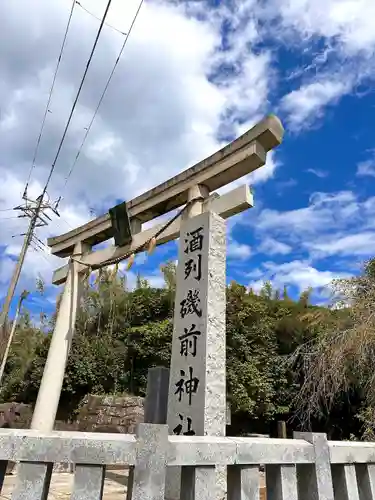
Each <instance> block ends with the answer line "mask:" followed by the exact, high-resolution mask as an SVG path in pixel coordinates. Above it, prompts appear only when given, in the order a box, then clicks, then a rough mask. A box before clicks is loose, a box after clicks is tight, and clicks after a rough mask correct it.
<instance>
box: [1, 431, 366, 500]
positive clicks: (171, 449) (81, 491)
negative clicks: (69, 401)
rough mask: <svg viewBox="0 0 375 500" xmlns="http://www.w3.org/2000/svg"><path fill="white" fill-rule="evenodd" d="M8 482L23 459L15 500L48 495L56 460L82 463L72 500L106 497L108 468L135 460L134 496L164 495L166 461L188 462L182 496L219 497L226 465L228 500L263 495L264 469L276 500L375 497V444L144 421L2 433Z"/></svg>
mask: <svg viewBox="0 0 375 500" xmlns="http://www.w3.org/2000/svg"><path fill="white" fill-rule="evenodd" d="M0 460H1V462H0V464H1V476H0V478H1V481H0V482H1V484H2V483H3V480H4V477H5V471H6V466H7V461H8V460H10V461H20V462H21V464H20V467H19V470H18V474H17V481H16V486H15V489H14V491H13V494H12V499H13V500H20V499H21V498H22V499H34V500H37V499H40V500H44V499H45V498H47V495H48V489H49V484H50V479H51V473H52V469H53V464H54V463H56V462H65V463H71V464H74V466H75V472H74V485H73V493H72V499H73V500H84V499H97V500H100V499H101V498H102V494H103V483H104V476H105V467H106V465H130V466H134V468H132V467H130V470H131V472H132V474H131V475H132V498H133V500H163V499H164V488H165V471H166V466H167V465H169V466H182V480H181V486H182V487H181V499H182V500H209V499H215V500H216V499H217V488H216V470H215V466H216V465H218V466H220V465H221V466H223V465H225V466H227V471H228V475H227V479H228V480H227V497H228V500H255V499H258V498H259V481H260V474H259V466H260V465H264V466H265V475H266V489H267V498H268V499H272V500H310V499H311V500H313V499H314V500H375V443H353V442H334V441H331V442H329V441H327V438H326V436H325V434H298V435H297V434H296V438H295V439H269V438H233V437H209V436H205V437H196V436H193V437H177V436H168V435H167V426H165V425H157V424H140V425H139V426H138V429H137V434H136V435H129V434H125V435H124V434H99V433H82V432H57V431H55V432H51V433H48V434H43V433H41V432H36V431H31V430H15V429H3V430H1V431H0Z"/></svg>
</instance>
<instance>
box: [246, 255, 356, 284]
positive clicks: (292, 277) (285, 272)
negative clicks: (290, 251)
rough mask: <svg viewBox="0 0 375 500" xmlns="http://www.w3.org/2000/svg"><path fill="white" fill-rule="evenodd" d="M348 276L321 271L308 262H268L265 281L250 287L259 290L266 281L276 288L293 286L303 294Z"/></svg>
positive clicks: (265, 266) (264, 272) (265, 265)
mask: <svg viewBox="0 0 375 500" xmlns="http://www.w3.org/2000/svg"><path fill="white" fill-rule="evenodd" d="M347 276H349V275H348V274H346V273H335V272H332V271H328V270H324V271H320V270H318V269H316V268H315V267H313V266H312V265H311V264H310V263H309V262H308V261H301V260H293V261H291V262H285V263H283V264H276V263H274V262H268V263H265V264H264V271H263V279H262V280H257V281H253V282H250V283H249V286H250V287H251V288H253V289H254V290H259V289H260V288H261V287H262V285H263V283H264V282H265V281H271V283H272V285H273V286H274V287H275V288H278V289H282V288H283V287H284V285H285V286H288V285H291V286H294V287H296V288H297V289H298V290H299V291H300V292H302V291H304V290H307V289H308V288H309V287H311V288H313V289H319V288H322V287H327V286H329V285H330V283H331V282H332V281H333V280H334V279H337V278H343V277H347Z"/></svg>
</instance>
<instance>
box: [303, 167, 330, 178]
mask: <svg viewBox="0 0 375 500" xmlns="http://www.w3.org/2000/svg"><path fill="white" fill-rule="evenodd" d="M307 172H309V173H310V174H313V175H316V177H319V178H320V179H324V178H325V177H327V176H328V172H325V171H324V170H318V169H316V168H308V169H307Z"/></svg>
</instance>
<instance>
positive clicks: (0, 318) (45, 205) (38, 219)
mask: <svg viewBox="0 0 375 500" xmlns="http://www.w3.org/2000/svg"><path fill="white" fill-rule="evenodd" d="M43 195H44V193H43V194H42V195H40V196H38V198H37V199H36V200H32V199H31V198H28V197H27V193H26V191H25V193H24V194H23V197H22V198H23V200H24V201H25V204H24V205H19V206H17V207H15V208H14V210H20V211H21V212H22V213H21V215H19V216H18V217H20V218H24V217H27V218H29V219H30V224H29V227H28V230H27V232H26V233H23V234H21V235H20V236H24V240H23V245H22V249H21V252H20V255H19V257H18V261H17V264H16V267H15V268H14V271H13V275H12V278H11V280H10V283H9V287H8V293H7V296H6V298H5V301H4V304H3V308H2V311H1V314H0V331H1V330H3V332H4V334H5V329H6V323H7V319H8V314H9V309H10V305H11V302H12V299H13V296H14V292H15V289H16V287H17V284H18V280H19V277H20V274H21V270H22V267H23V264H24V262H25V257H26V253H27V250H28V248H29V246H30V245H31V244H32V243H34V244H35V245H36V246H37V247H38V248H39V249H40V248H41V247H40V245H44V243H43V242H42V241H40V240H39V239H38V238H37V237H36V236H35V234H34V231H35V229H36V228H37V227H43V226H47V225H48V222H49V221H51V220H52V219H51V217H49V216H48V215H47V214H46V213H45V211H46V210H47V209H49V210H52V211H53V212H54V213H55V214H56V215H57V216H59V213H58V212H57V208H56V204H54V205H52V204H51V203H49V201H47V202H43Z"/></svg>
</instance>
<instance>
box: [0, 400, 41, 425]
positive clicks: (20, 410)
mask: <svg viewBox="0 0 375 500" xmlns="http://www.w3.org/2000/svg"><path fill="white" fill-rule="evenodd" d="M32 414H33V410H32V406H31V405H25V404H23V403H15V402H13V403H2V404H0V427H2V428H10V429H28V428H29V427H30V423H31V417H32Z"/></svg>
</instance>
